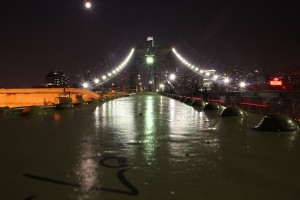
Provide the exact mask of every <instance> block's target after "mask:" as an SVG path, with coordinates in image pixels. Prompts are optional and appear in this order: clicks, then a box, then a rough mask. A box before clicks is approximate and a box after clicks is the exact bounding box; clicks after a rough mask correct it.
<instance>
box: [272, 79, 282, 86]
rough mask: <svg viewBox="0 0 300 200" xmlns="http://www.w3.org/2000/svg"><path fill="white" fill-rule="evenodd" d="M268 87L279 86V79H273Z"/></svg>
mask: <svg viewBox="0 0 300 200" xmlns="http://www.w3.org/2000/svg"><path fill="white" fill-rule="evenodd" d="M270 85H272V86H281V85H282V81H280V80H279V78H277V77H276V78H274V79H273V81H270Z"/></svg>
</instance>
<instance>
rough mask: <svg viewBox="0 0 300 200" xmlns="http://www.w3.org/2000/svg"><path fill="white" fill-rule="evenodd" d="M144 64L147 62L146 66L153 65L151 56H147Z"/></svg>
mask: <svg viewBox="0 0 300 200" xmlns="http://www.w3.org/2000/svg"><path fill="white" fill-rule="evenodd" d="M146 62H147V64H148V65H151V64H153V63H154V58H153V56H147V58H146Z"/></svg>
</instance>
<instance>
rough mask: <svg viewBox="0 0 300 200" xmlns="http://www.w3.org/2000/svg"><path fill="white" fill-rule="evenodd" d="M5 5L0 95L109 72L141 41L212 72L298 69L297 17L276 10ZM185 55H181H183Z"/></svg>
mask: <svg viewBox="0 0 300 200" xmlns="http://www.w3.org/2000/svg"><path fill="white" fill-rule="evenodd" d="M83 2H84V1H83V0H73V1H68V2H65V1H64V2H61V1H58V0H53V1H43V2H42V1H38V0H30V1H6V2H3V3H2V9H1V13H0V16H1V27H2V31H1V33H0V38H1V47H0V48H1V56H0V67H1V77H0V78H1V79H0V86H1V87H31V86H34V85H38V84H41V83H43V81H44V78H45V76H46V75H47V74H48V72H49V71H55V70H56V69H62V71H63V72H64V73H65V74H66V75H68V76H69V77H70V79H71V81H75V80H74V79H75V78H76V75H77V74H83V73H85V72H86V71H87V70H95V69H97V68H99V69H103V68H109V67H114V66H115V65H117V64H118V63H119V62H121V61H122V59H123V58H124V55H126V54H127V52H128V51H129V50H130V49H131V48H132V47H140V46H142V45H143V44H145V42H146V38H147V36H150V35H151V36H154V40H155V44H156V45H158V46H169V47H171V46H175V47H176V48H177V49H180V50H181V52H182V54H183V55H185V56H186V57H187V58H191V60H194V61H196V62H199V63H195V64H199V65H213V66H215V67H216V68H217V69H218V68H222V67H223V68H228V69H230V68H231V67H234V66H240V67H241V68H243V69H245V70H247V69H250V68H252V67H253V68H254V67H256V66H257V67H258V68H264V69H266V70H267V71H277V70H278V71H279V70H281V71H282V70H287V69H295V70H296V69H299V68H300V57H299V55H298V52H300V45H299V44H300V38H299V35H300V27H299V26H298V25H299V19H300V17H299V13H298V11H297V7H296V6H295V5H293V4H283V3H272V4H268V3H251V4H246V3H240V2H239V3H228V2H227V3H211V2H205V3H199V2H198V1H191V0H188V1H184V2H183V3H180V2H174V1H163V2H161V1H156V0H154V1H151V2H141V1H137V0H128V1H126V2H123V1H122V2H119V1H117V0H111V1H109V2H108V1H103V0H93V1H92V3H93V7H92V9H91V10H86V9H85V8H84V7H83ZM185 52H187V55H186V54H185Z"/></svg>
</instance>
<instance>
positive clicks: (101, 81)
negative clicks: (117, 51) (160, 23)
mask: <svg viewBox="0 0 300 200" xmlns="http://www.w3.org/2000/svg"><path fill="white" fill-rule="evenodd" d="M133 54H134V48H132V49H131V51H130V52H129V54H128V55H127V57H126V58H125V59H124V61H123V62H121V64H119V65H118V66H116V67H114V68H113V69H112V70H111V71H109V72H107V73H105V74H103V75H102V76H100V77H99V78H95V79H94V83H95V84H96V85H103V84H104V83H106V82H107V81H109V80H111V79H112V78H113V77H115V76H116V75H118V74H119V73H120V72H121V71H122V70H124V68H125V67H126V66H127V64H128V63H129V61H130V60H131V58H132V56H133ZM82 87H83V88H89V87H90V85H89V83H87V82H84V83H83V84H82Z"/></svg>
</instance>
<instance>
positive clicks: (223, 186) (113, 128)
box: [0, 94, 300, 200]
mask: <svg viewBox="0 0 300 200" xmlns="http://www.w3.org/2000/svg"><path fill="white" fill-rule="evenodd" d="M261 119H262V116H259V115H254V114H249V115H248V116H247V117H243V118H239V117H219V115H218V113H217V112H216V111H205V112H204V111H201V110H196V109H194V108H192V107H190V106H187V105H185V104H183V103H180V102H179V101H176V100H173V99H169V98H167V97H164V96H159V95H155V94H148V95H132V96H130V97H125V98H120V99H116V100H113V101H110V102H107V103H104V104H100V103H99V104H92V105H88V106H87V107H80V108H75V109H74V110H63V111H48V112H47V113H46V114H45V115H39V116H23V117H20V116H7V115H5V116H1V117H0V141H1V147H0V150H1V151H0V156H1V157H0V158H1V165H0V173H1V174H0V177H1V179H0V187H1V191H0V199H1V200H2V199H3V200H6V199H9V200H10V199H34V200H39V199H56V200H58V199H62V200H67V199H77V200H83V199H151V200H152V199H230V200H232V199H264V200H265V199H299V196H300V142H299V137H298V133H265V132H258V131H254V130H252V127H253V126H255V125H257V124H258V122H259V121H260V120H261Z"/></svg>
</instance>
